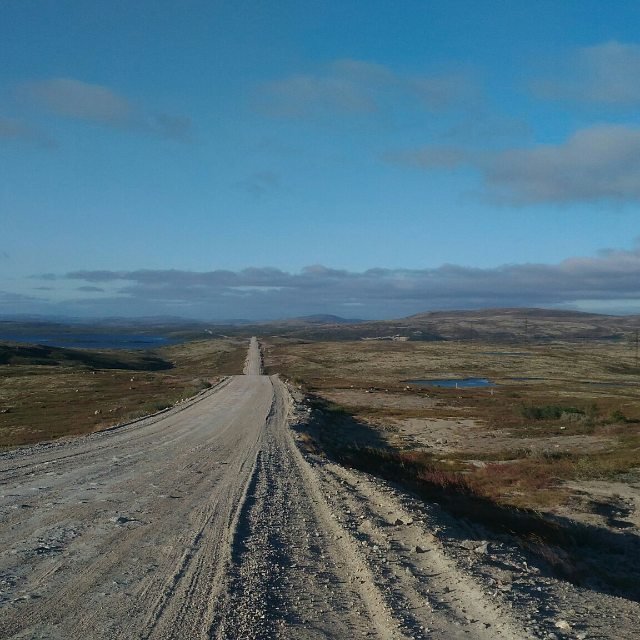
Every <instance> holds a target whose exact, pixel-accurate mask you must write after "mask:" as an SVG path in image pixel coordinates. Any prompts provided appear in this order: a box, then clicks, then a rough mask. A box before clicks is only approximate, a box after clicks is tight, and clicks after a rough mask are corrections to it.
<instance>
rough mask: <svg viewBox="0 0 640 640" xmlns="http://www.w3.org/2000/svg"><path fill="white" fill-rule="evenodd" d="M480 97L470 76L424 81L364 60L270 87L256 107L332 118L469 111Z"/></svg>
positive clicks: (336, 63)
mask: <svg viewBox="0 0 640 640" xmlns="http://www.w3.org/2000/svg"><path fill="white" fill-rule="evenodd" d="M478 95H479V90H478V87H477V86H476V83H475V82H474V81H473V80H472V79H471V78H470V76H469V75H468V74H465V73H461V72H451V73H447V74H439V75H428V76H418V75H410V74H402V73H399V72H396V71H394V70H393V69H391V68H390V67H387V66H385V65H381V64H376V63H372V62H367V61H363V60H351V59H343V60H335V61H333V62H332V63H330V64H328V65H326V67H325V68H323V69H322V70H321V71H319V72H317V73H309V74H295V75H292V76H289V77H287V78H283V79H280V80H276V81H273V82H270V83H267V84H266V85H264V86H263V87H262V88H261V91H260V92H259V94H258V96H257V99H256V106H257V108H258V109H259V110H261V111H262V112H264V113H266V114H267V115H270V116H275V117H282V118H318V117H320V118H330V117H333V116H335V115H342V116H344V115H363V114H374V113H380V112H384V111H389V110H393V109H394V108H402V109H405V108H407V107H411V108H416V107H417V108H420V109H427V110H429V111H439V110H444V109H451V108H457V107H461V106H468V105H469V104H471V103H473V102H474V101H476V100H477V98H478Z"/></svg>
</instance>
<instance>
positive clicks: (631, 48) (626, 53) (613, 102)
mask: <svg viewBox="0 0 640 640" xmlns="http://www.w3.org/2000/svg"><path fill="white" fill-rule="evenodd" d="M532 89H533V91H534V93H535V94H536V95H537V96H538V97H541V98H545V99H552V100H569V101H575V102H582V103H591V104H600V105H608V106H615V107H633V106H638V105H640V45H638V44H633V43H630V44H626V43H621V42H617V41H615V40H614V41H611V42H605V43H601V44H598V45H594V46H590V47H583V48H580V49H578V50H577V51H575V52H574V53H573V54H572V55H571V56H570V57H569V59H567V60H565V61H564V62H563V63H561V64H560V72H558V71H554V73H553V75H552V76H551V77H547V78H544V79H538V80H536V81H535V82H534V83H533V84H532Z"/></svg>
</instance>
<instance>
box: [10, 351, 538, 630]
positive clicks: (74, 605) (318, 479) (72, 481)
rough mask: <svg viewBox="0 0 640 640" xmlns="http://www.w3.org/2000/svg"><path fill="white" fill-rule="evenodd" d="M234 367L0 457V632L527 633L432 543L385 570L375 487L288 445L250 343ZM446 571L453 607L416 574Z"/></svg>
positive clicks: (443, 578) (283, 407) (384, 537)
mask: <svg viewBox="0 0 640 640" xmlns="http://www.w3.org/2000/svg"><path fill="white" fill-rule="evenodd" d="M244 372H245V375H242V376H234V377H231V378H228V379H226V380H225V381H223V382H222V383H221V384H219V385H218V386H217V387H215V388H214V389H212V390H210V391H207V392H206V393H204V394H203V395H201V396H199V397H198V398H197V399H196V400H194V401H191V402H189V403H187V404H186V405H182V406H181V407H179V408H175V409H172V410H170V411H168V412H166V413H163V414H161V415H157V416H153V417H151V418H148V419H145V420H142V421H139V422H136V423H134V424H130V425H125V426H123V427H120V428H116V429H113V430H110V431H106V432H101V433H97V434H93V435H91V436H87V437H82V438H76V439H72V440H67V441H64V442H57V443H51V444H45V445H39V446H34V447H28V448H23V449H18V450H15V451H11V452H6V453H4V454H2V455H1V456H0V473H1V474H2V475H1V476H0V477H1V481H0V482H1V484H0V500H1V502H0V515H1V517H2V527H1V528H0V636H2V637H3V638H52V639H54V638H55V639H61V640H62V639H64V640H67V639H69V638H96V639H107V638H109V639H112V638H113V639H115V638H119V639H121V638H140V639H143V638H144V639H147V638H149V639H151V638H154V639H155V638H157V639H169V638H202V639H205V638H220V639H226V638H228V639H235V638H238V639H240V638H243V639H245V638H247V639H249V638H256V639H262V638H296V639H298V638H300V639H303V640H304V639H306V638H309V639H310V638H346V637H349V638H423V637H425V638H426V637H429V638H432V637H433V638H458V637H460V638H461V637H464V638H478V639H488V638H508V639H515V638H524V637H527V634H526V632H525V631H524V630H523V629H519V628H518V626H517V624H516V623H515V622H514V621H513V620H511V619H510V617H509V615H508V613H507V612H505V611H503V610H501V609H500V608H499V606H498V605H497V604H496V603H494V602H492V601H491V600H490V599H489V598H487V597H486V596H485V595H484V592H483V591H482V590H480V589H477V588H476V587H475V585H474V583H473V581H472V580H470V579H468V578H467V577H465V576H464V575H462V574H461V573H460V572H459V571H458V570H457V569H456V568H455V566H454V565H453V564H452V563H451V562H449V561H448V560H447V559H446V558H445V557H444V556H443V555H442V554H441V553H440V552H439V551H438V550H437V549H436V547H435V546H433V548H432V549H431V551H432V553H431V555H430V556H429V557H427V555H428V554H426V553H425V554H422V555H421V557H420V559H419V562H417V561H416V563H413V564H412V563H411V562H408V563H407V562H405V564H406V565H407V567H406V568H405V566H404V565H401V570H399V571H395V569H394V568H393V567H392V566H390V565H389V560H390V558H392V557H393V556H394V554H395V556H398V555H399V552H398V549H395V551H394V550H393V549H392V548H389V550H388V551H384V549H385V545H386V546H388V545H390V544H391V542H390V540H391V539H392V538H393V536H391V538H390V533H389V532H390V531H391V530H392V529H389V527H392V525H394V523H389V522H387V521H386V520H385V518H388V516H387V515H386V514H387V513H388V512H393V509H394V507H393V506H392V505H391V504H390V502H389V498H388V496H385V495H383V494H380V493H376V491H378V490H377V489H375V487H374V488H373V489H371V488H369V489H368V490H367V491H366V492H363V490H362V485H361V484H359V483H360V480H358V479H356V477H355V476H353V475H352V474H351V472H349V471H348V470H344V469H341V468H339V467H335V465H328V464H324V463H322V462H321V461H317V460H316V461H311V459H308V458H306V457H305V456H304V455H303V454H302V453H301V452H300V451H299V449H298V448H297V446H296V445H295V443H294V440H293V437H292V435H291V431H290V430H289V428H288V420H290V419H291V415H292V408H293V405H292V398H291V396H290V394H289V393H288V391H287V388H286V387H285V385H284V384H283V383H282V382H281V381H280V380H279V379H278V378H277V377H269V376H266V375H262V363H261V358H260V349H259V346H258V343H257V341H256V340H255V339H252V341H251V343H250V346H249V351H248V356H247V361H246V365H245V369H244ZM356 514H358V515H356ZM353 518H357V522H355V523H354V522H352V521H351V520H353ZM363 527H365V528H364V529H363ZM396 528H397V527H396ZM363 531H364V532H365V533H366V535H365V533H363ZM402 535H405V536H407V535H408V536H409V537H411V536H412V535H413V536H415V535H416V534H415V532H414V533H411V532H409V531H408V530H407V532H404V531H403V532H402ZM363 536H364V537H363ZM414 542H415V541H414V540H413V539H411V540H408V544H413V543H414ZM407 548H408V547H407ZM381 550H383V551H384V552H383V551H381ZM406 555H407V554H405V555H404V556H403V557H405V556H406ZM430 563H431V564H430ZM399 566H400V565H399ZM430 566H431V569H430V568H429V567H430ZM396 568H397V567H396ZM432 574H433V575H432ZM430 576H431V577H430ZM433 576H437V577H433ZM445 584H451V585H456V588H457V589H458V590H459V593H461V594H462V600H463V603H462V604H460V599H459V598H458V599H456V598H454V597H449V598H448V599H447V598H446V597H445V598H444V599H441V600H439V601H438V603H439V604H442V602H444V603H445V606H443V607H440V606H439V605H438V606H435V601H432V600H430V595H429V594H430V589H429V586H430V585H431V587H432V588H433V587H434V586H435V587H437V588H438V589H443V588H444V585H445ZM456 603H457V604H456ZM467 612H469V615H467Z"/></svg>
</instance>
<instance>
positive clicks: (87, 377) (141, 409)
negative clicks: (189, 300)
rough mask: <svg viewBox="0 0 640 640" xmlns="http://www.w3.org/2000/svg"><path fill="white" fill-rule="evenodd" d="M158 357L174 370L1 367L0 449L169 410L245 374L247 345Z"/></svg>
mask: <svg viewBox="0 0 640 640" xmlns="http://www.w3.org/2000/svg"><path fill="white" fill-rule="evenodd" d="M85 353H89V352H85ZM145 353H147V354H148V352H145ZM154 354H155V355H157V356H158V357H159V358H161V359H162V360H166V361H167V362H168V363H169V364H170V365H171V368H168V369H166V370H156V371H154V370H151V371H148V370H147V371H145V370H126V369H112V368H108V369H106V368H100V367H92V366H90V365H88V364H83V363H75V364H67V365H65V366H55V365H51V364H40V365H39V364H29V363H28V361H26V362H23V363H22V364H2V365H0V447H10V446H16V445H22V444H31V443H34V442H38V441H41V440H50V439H54V438H59V437H62V436H66V435H76V434H81V433H90V432H92V431H98V430H100V429H103V428H105V427H108V426H111V425H113V424H117V423H121V422H126V421H128V420H131V419H134V418H137V417H140V416H142V415H146V414H149V413H153V412H155V411H159V410H161V409H164V408H167V407H169V406H172V405H173V404H174V403H176V402H178V401H179V400H181V399H182V398H187V397H190V396H192V395H194V394H196V393H197V392H199V391H201V390H202V389H204V388H206V387H207V386H210V385H211V384H214V383H215V382H216V381H217V380H218V379H219V378H220V377H221V376H224V375H228V374H234V373H241V372H242V364H243V361H244V358H245V355H246V342H245V341H232V340H209V341H200V342H189V343H185V344H182V345H175V346H171V347H165V348H162V349H158V350H156V351H155V352H154ZM99 355H100V357H101V358H102V359H103V360H105V361H106V362H109V358H111V357H113V358H117V359H118V360H121V361H123V366H124V365H127V364H131V363H135V362H137V361H139V360H140V352H130V353H127V352H123V351H114V352H100V354H99Z"/></svg>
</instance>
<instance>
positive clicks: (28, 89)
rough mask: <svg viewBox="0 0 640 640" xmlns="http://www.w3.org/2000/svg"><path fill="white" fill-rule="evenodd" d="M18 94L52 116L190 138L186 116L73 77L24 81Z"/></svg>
mask: <svg viewBox="0 0 640 640" xmlns="http://www.w3.org/2000/svg"><path fill="white" fill-rule="evenodd" d="M17 94H18V96H19V97H20V98H22V99H23V100H26V101H27V102H30V103H32V104H35V105H37V106H39V107H40V108H42V109H44V110H46V111H48V112H50V113H53V114H55V115H58V116H61V117H65V118H71V119H74V120H82V121H86V122H93V123H97V124H101V125H106V126H109V127H116V128H120V129H128V130H132V131H140V132H145V133H150V134H152V135H157V136H159V137H163V138H172V139H179V140H184V139H187V138H188V137H189V134H190V130H191V120H190V119H189V118H187V117H183V116H175V115H169V114H166V113H162V112H158V111H154V110H149V109H146V108H144V107H141V106H139V105H137V104H136V103H134V102H133V101H132V100H130V99H128V98H126V97H125V96H123V95H121V94H119V93H118V92H117V91H115V90H113V89H111V88H109V87H106V86H104V85H100V84H92V83H88V82H82V81H80V80H76V79H74V78H51V79H48V80H40V81H32V82H25V83H22V84H21V85H19V86H18V88H17Z"/></svg>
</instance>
